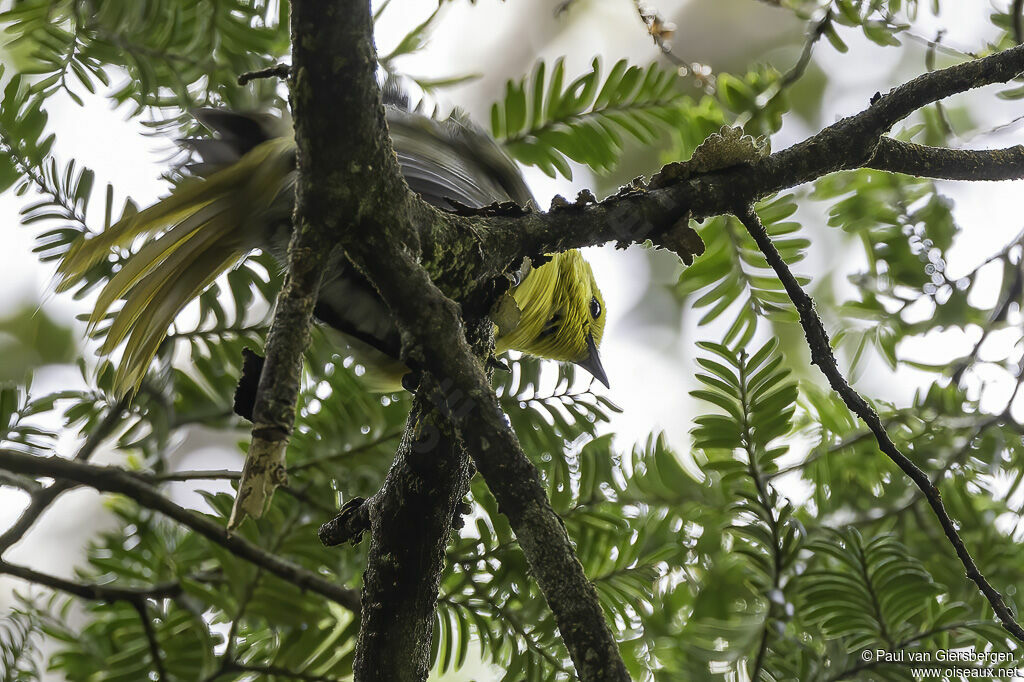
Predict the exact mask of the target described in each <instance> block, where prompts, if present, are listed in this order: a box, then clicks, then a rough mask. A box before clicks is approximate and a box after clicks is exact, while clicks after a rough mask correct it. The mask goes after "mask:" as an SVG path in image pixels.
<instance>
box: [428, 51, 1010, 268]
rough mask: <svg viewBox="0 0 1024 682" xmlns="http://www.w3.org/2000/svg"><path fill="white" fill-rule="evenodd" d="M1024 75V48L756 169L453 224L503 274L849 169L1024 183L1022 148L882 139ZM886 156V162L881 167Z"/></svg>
mask: <svg viewBox="0 0 1024 682" xmlns="http://www.w3.org/2000/svg"><path fill="white" fill-rule="evenodd" d="M1022 71H1024V46H1019V47H1014V48H1012V49H1009V50H1004V51H1002V52H998V53H996V54H993V55H991V56H988V57H984V58H982V59H976V60H972V61H968V62H963V63H961V64H957V65H955V66H951V67H948V68H946V69H940V70H938V71H931V72H929V73H926V74H923V75H921V76H918V77H917V78H915V79H913V80H911V81H909V82H907V83H905V84H903V85H901V86H899V87H897V88H895V89H893V90H892V91H890V92H889V93H888V94H885V95H879V96H877V98H876V99H874V101H873V103H872V104H871V106H869V107H868V108H867V109H865V110H863V111H861V112H860V113H858V114H855V115H853V116H849V117H847V118H844V119H842V120H840V121H838V122H836V123H834V124H832V125H830V126H828V127H826V128H824V129H822V130H821V131H820V132H818V133H817V134H815V135H813V136H811V137H809V138H807V139H806V140H804V141H803V142H800V143H798V144H796V145H793V146H792V147H789V148H788V149H784V150H782V151H778V152H775V153H774V154H771V155H769V156H767V157H766V158H764V159H761V160H759V161H757V162H755V163H752V164H750V165H741V166H733V167H730V168H724V169H720V170H713V171H709V172H701V173H695V174H693V175H691V176H687V177H683V178H677V177H674V176H673V173H672V172H671V171H672V170H673V166H672V165H670V166H668V167H666V168H665V169H663V171H662V172H661V173H659V174H657V175H655V176H654V178H652V180H651V183H650V185H649V186H648V187H646V188H642V187H632V188H624V190H623V191H620V192H619V193H618V194H616V195H613V196H611V197H609V198H607V199H605V200H603V201H601V202H597V203H587V204H573V205H569V206H566V207H562V208H556V209H554V210H550V211H548V212H546V213H528V214H526V215H510V214H498V215H494V214H493V213H494V212H492V214H483V215H478V216H474V217H472V218H465V217H456V216H451V217H449V218H448V220H449V221H450V222H452V223H454V224H455V225H456V226H457V227H459V228H461V229H467V225H470V224H471V225H473V226H474V227H475V228H476V229H477V230H478V231H480V232H481V233H482V234H483V237H482V239H483V242H484V243H483V244H482V245H481V246H482V251H483V253H484V254H486V255H485V258H487V259H488V262H487V263H486V265H488V266H489V267H491V268H492V269H493V270H497V271H500V268H501V267H503V266H504V265H506V264H508V263H512V262H515V261H516V260H517V259H518V258H520V257H521V256H523V255H527V256H528V255H533V254H543V253H554V252H560V251H566V250H568V249H574V248H581V247H584V246H594V245H598V244H603V243H605V242H608V241H616V242H618V243H619V244H620V245H622V246H625V245H627V244H630V243H640V242H643V241H644V240H645V239H648V238H651V237H655V236H657V235H660V234H663V233H664V232H666V231H667V230H669V229H671V228H672V226H673V225H675V224H676V222H677V221H678V220H679V219H680V218H681V217H682V216H684V215H686V213H687V211H689V212H690V214H691V215H692V217H693V218H695V219H698V220H699V219H703V218H706V217H709V216H713V215H722V214H724V213H729V212H731V211H732V210H733V208H734V207H736V206H746V205H749V204H752V203H754V202H756V201H758V200H759V199H762V198H764V197H766V196H769V195H771V194H774V193H776V192H779V191H782V190H784V189H788V188H790V187H794V186H796V185H800V184H803V183H805V182H809V181H812V180H815V179H817V178H819V177H821V176H823V175H827V174H829V173H833V172H836V171H840V170H850V169H855V168H861V167H879V168H880V169H882V170H900V171H901V172H903V171H906V172H915V173H918V174H921V175H928V174H930V173H935V177H940V178H942V177H958V178H962V179H989V178H997V177H998V178H1008V177H1021V175H1022V174H1024V173H1022V162H1024V160H1022V154H1021V152H1020V151H1019V150H1017V149H1010V150H1002V151H994V152H966V151H962V152H955V151H953V150H936V149H934V148H928V147H921V146H919V145H908V144H907V143H899V142H897V141H895V140H893V141H892V142H889V141H883V138H882V135H883V134H885V133H886V132H887V131H888V130H889V129H890V128H891V127H892V126H893V125H895V124H896V123H898V122H899V121H900V120H902V119H904V118H906V117H907V116H909V115H910V114H912V113H913V112H914V111H916V110H918V109H920V108H921V107H923V106H926V105H928V104H931V103H933V102H937V101H939V100H941V99H944V98H946V97H949V96H951V95H955V94H957V93H961V92H965V91H967V90H972V89H975V88H979V87H982V86H985V85H990V84H993V83H1002V82H1006V81H1008V80H1011V79H1013V78H1014V77H1016V76H1017V75H1018V74H1020V73H1021V72H1022ZM879 151H881V156H880V157H878V161H877V163H875V158H876V155H877V152H879ZM950 154H960V155H966V156H961V157H960V158H962V159H965V160H966V161H967V162H968V163H969V168H970V169H972V170H970V171H969V172H968V174H967V175H969V176H970V177H965V176H956V175H953V173H954V171H952V170H951V168H950V167H949V163H948V162H947V159H948V158H949V155H950ZM940 161H941V162H940ZM887 164H889V165H891V166H892V167H891V168H890V167H888V166H887ZM1000 165H1004V167H1003V168H1000V167H999V166H1000ZM666 171H668V172H666ZM971 173H974V175H970V174H971ZM481 228H487V229H486V230H481Z"/></svg>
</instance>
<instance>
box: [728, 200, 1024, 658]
mask: <svg viewBox="0 0 1024 682" xmlns="http://www.w3.org/2000/svg"><path fill="white" fill-rule="evenodd" d="M737 217H738V218H739V219H740V222H742V223H743V225H744V227H746V228H747V232H749V233H750V236H751V237H752V238H753V239H754V241H755V242H756V243H757V246H758V248H759V249H760V250H761V253H763V254H764V257H765V260H767V261H768V264H769V265H770V266H771V267H772V269H773V270H774V271H775V274H776V275H777V276H778V278H779V280H780V281H781V282H782V285H783V286H784V287H785V288H786V293H787V294H788V295H789V298H790V300H791V301H792V302H793V305H794V306H796V310H797V312H798V313H799V315H800V325H801V326H802V327H803V329H804V334H805V335H806V337H807V345H808V346H809V347H810V349H811V363H812V364H814V365H817V367H818V369H820V370H821V373H822V374H824V375H825V378H826V379H828V383H829V384H830V385H831V386H832V389H833V390H834V391H835V392H836V393H837V394H838V395H839V397H840V398H842V400H843V402H844V403H845V404H846V406H847V407H848V408H850V411H851V412H853V413H854V414H856V415H857V416H858V417H860V418H861V419H862V420H863V421H864V423H865V424H867V427H868V429H870V430H871V433H872V434H873V435H874V437H875V440H876V441H877V442H878V448H879V449H880V450H881V451H882V452H883V453H885V455H886V457H888V458H889V459H890V460H892V462H893V463H894V464H895V465H896V466H898V467H899V468H900V469H901V470H902V471H903V473H905V474H906V475H907V477H908V478H909V479H910V480H911V481H913V482H914V485H916V486H917V487H918V488H919V489H920V490H921V492H922V493H923V494H924V497H925V499H927V500H928V504H929V505H930V506H931V508H932V511H933V512H934V513H935V516H936V517H937V518H938V519H939V525H941V526H942V530H943V532H944V533H945V534H946V538H947V539H948V540H949V542H950V544H951V545H953V549H954V551H955V552H956V555H957V557H958V558H959V559H960V562H961V563H962V564H963V566H964V569H965V571H966V573H967V577H968V578H970V579H971V580H972V581H974V583H975V584H976V585H977V586H978V589H979V590H981V592H982V594H983V595H984V596H985V599H987V600H988V603H989V604H990V605H991V606H992V610H993V611H995V614H996V617H997V618H999V621H1000V622H1001V623H1002V624H1003V627H1004V628H1006V631H1007V632H1009V633H1010V634H1011V635H1013V636H1014V637H1015V638H1016V639H1017V641H1019V642H1024V628H1021V626H1020V624H1019V623H1017V621H1016V620H1015V618H1014V615H1013V613H1012V612H1011V611H1010V609H1009V608H1008V607H1007V606H1006V602H1005V601H1004V600H1003V596H1002V595H1001V594H1000V593H999V591H998V590H996V589H995V588H994V587H992V584H991V583H989V581H988V580H987V579H986V578H985V576H984V575H983V574H982V573H981V571H980V570H979V569H978V566H977V564H975V563H974V559H973V558H972V557H971V554H970V552H968V551H967V547H966V546H965V545H964V541H963V540H962V539H961V538H960V534H959V532H958V531H957V527H956V523H955V522H954V521H953V519H952V518H950V516H949V513H948V512H947V511H946V508H945V506H944V505H943V504H942V497H941V496H940V495H939V489H938V488H937V487H935V484H934V483H933V482H932V481H931V479H929V478H928V474H926V473H924V471H922V470H921V469H920V467H918V466H917V465H916V464H914V462H913V461H912V460H911V459H910V458H909V457H907V456H906V455H904V454H903V453H902V452H900V450H899V448H898V447H896V444H895V443H893V441H892V439H891V438H890V437H889V434H888V433H887V432H886V430H885V426H884V425H883V424H882V420H881V419H880V418H879V416H878V413H877V412H875V410H874V408H873V407H871V405H870V404H868V402H867V401H866V400H864V398H863V397H862V396H861V395H860V394H859V393H857V391H856V390H854V388H853V387H852V386H850V384H849V382H847V381H846V378H845V377H844V376H843V374H842V372H841V371H840V370H839V365H838V364H837V363H836V357H835V355H834V354H833V353H832V346H831V344H830V342H829V338H828V332H826V331H825V326H824V325H823V324H822V322H821V318H820V317H818V313H817V312H816V311H815V309H814V301H813V300H812V299H811V297H810V296H809V295H808V294H807V292H805V291H804V289H803V287H801V286H800V283H799V282H797V279H796V277H795V276H794V275H793V273H792V271H791V270H790V269H789V266H788V265H786V262H785V261H784V260H783V259H782V256H780V255H779V252H778V250H777V249H776V248H775V245H774V244H773V243H772V240H771V237H769V236H768V231H767V230H765V228H764V225H763V224H762V223H761V220H760V218H758V216H757V214H756V213H755V212H754V209H753V207H747V208H746V209H744V210H741V211H738V212H737Z"/></svg>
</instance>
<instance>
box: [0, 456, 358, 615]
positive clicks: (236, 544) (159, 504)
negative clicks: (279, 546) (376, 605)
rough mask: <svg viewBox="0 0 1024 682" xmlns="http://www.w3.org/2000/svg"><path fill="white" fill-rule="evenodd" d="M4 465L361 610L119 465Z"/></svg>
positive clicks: (0, 459)
mask: <svg viewBox="0 0 1024 682" xmlns="http://www.w3.org/2000/svg"><path fill="white" fill-rule="evenodd" d="M0 467H2V468H4V469H7V470H8V471H13V472H15V473H20V474H27V475H30V476H49V477H52V478H56V479H62V480H67V481H74V482H75V483H78V484H81V485H86V486H89V487H91V488H95V489H96V490H99V491H101V492H109V493H120V494H122V495H125V496H126V497H129V498H131V499H133V500H135V501H136V502H138V503H139V504H140V505H142V506H143V507H146V508H148V509H153V510H155V511H158V512H160V513H162V514H164V515H165V516H168V517H170V518H171V519H174V520H175V521H177V522H178V523H180V524H182V525H183V526H186V527H187V528H190V529H192V530H193V531H195V532H196V533H199V534H200V535H202V536H203V537H205V538H207V539H208V540H210V541H211V542H214V543H215V544H218V545H220V546H221V547H224V548H225V549H227V550H228V551H230V552H231V553H232V554H235V555H237V556H239V557H241V558H243V559H245V560H246V561H249V562H250V563H253V564H256V565H257V566H261V567H263V568H265V569H266V570H267V571H269V572H270V573H273V574H274V575H276V576H277V577H279V578H281V579H283V580H286V581H288V582H290V583H292V584H294V585H296V586H297V587H299V588H300V589H304V590H310V591H312V592H316V593H317V594H320V595H322V596H324V597H327V598H328V599H330V600H331V601H334V602H336V603H338V604H340V605H341V606H344V607H345V608H347V609H349V610H350V611H352V612H353V613H357V612H358V611H359V597H358V594H357V593H356V592H355V591H354V590H350V589H346V588H343V587H340V586H338V585H335V584H334V583H332V582H330V581H328V580H325V579H323V578H321V577H320V576H318V575H317V574H315V573H313V572H312V571H308V570H306V569H305V568H302V567H301V566H297V565H296V564H293V563H291V562H290V561H285V560H284V559H281V558H280V557H277V556H275V555H273V554H270V553H269V552H266V551H264V550H263V549H261V548H259V547H257V546H256V545H254V544H252V543H251V542H249V541H248V540H245V539H244V538H241V537H239V536H237V535H232V534H230V533H228V532H227V530H226V529H224V528H223V527H222V526H220V525H219V524H217V523H216V522H214V521H212V520H210V519H208V518H206V517H205V516H202V515H201V514H197V513H196V512H194V511H191V510H189V509H185V508H184V507H181V506H179V505H177V504H175V503H174V502H172V501H170V500H169V499H167V498H166V497H164V496H163V495H161V494H160V493H159V492H158V491H157V490H156V489H155V488H153V487H152V486H150V485H147V484H146V483H144V482H142V481H140V480H138V478H137V477H136V476H135V475H134V474H133V473H132V472H130V471H126V470H124V469H120V468H117V467H106V466H96V465H92V464H84V463H81V462H75V461H71V460H67V459H62V458H60V457H36V456H33V455H24V454H21V453H18V452H11V451H8V450H0Z"/></svg>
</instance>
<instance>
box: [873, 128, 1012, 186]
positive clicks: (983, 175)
mask: <svg viewBox="0 0 1024 682" xmlns="http://www.w3.org/2000/svg"><path fill="white" fill-rule="evenodd" d="M864 167H865V168H874V169H876V170H884V171H893V172H895V173H905V174H906V175H917V176H919V177H925V178H941V179H943V180H1020V179H1022V178H1024V145H1017V146H1015V147H1008V148H1006V149H946V148H943V147H926V146H924V145H920V144H913V143H912V142H900V141H899V140H894V139H892V138H891V137H883V138H882V139H881V140H879V142H878V149H877V150H875V155H874V156H873V157H872V158H871V161H869V162H868V163H866V164H865V166H864Z"/></svg>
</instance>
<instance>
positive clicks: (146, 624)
mask: <svg viewBox="0 0 1024 682" xmlns="http://www.w3.org/2000/svg"><path fill="white" fill-rule="evenodd" d="M132 606H134V607H135V610H136V611H138V613H139V620H141V621H142V629H143V630H144V631H145V633H146V641H148V642H149V655H150V658H152V659H153V667H154V668H155V669H156V679H157V680H158V682H163V680H164V679H165V678H166V677H167V673H166V671H165V670H164V660H163V657H162V656H161V655H160V641H159V640H158V639H157V638H156V630H154V629H153V622H152V621H151V620H150V619H149V607H148V606H146V600H145V599H138V600H136V601H133V602H132Z"/></svg>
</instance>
